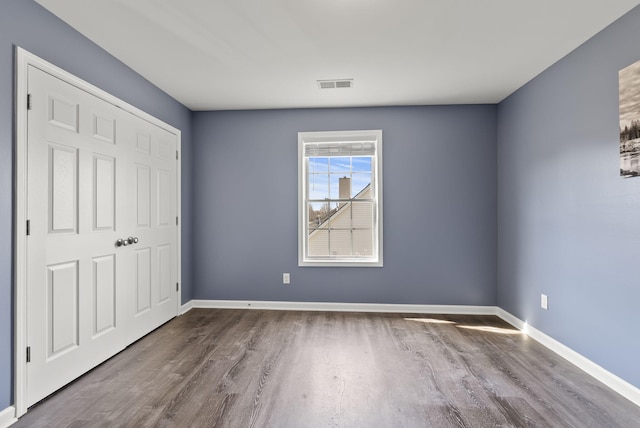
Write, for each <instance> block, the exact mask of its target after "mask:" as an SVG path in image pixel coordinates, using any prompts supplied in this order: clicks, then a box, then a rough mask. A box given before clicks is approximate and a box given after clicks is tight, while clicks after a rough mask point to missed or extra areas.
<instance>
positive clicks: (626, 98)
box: [619, 61, 640, 177]
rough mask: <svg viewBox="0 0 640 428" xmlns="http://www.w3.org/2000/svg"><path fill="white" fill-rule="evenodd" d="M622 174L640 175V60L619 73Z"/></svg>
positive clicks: (623, 175) (628, 175)
mask: <svg viewBox="0 0 640 428" xmlns="http://www.w3.org/2000/svg"><path fill="white" fill-rule="evenodd" d="M619 91H620V175H621V176H622V177H637V176H640V61H637V62H635V63H633V64H631V65H630V66H628V67H626V68H623V69H622V70H620V73H619Z"/></svg>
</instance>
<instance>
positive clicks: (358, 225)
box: [352, 201, 373, 229]
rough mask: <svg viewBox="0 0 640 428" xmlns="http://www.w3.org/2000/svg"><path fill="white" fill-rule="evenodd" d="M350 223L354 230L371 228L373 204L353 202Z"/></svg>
mask: <svg viewBox="0 0 640 428" xmlns="http://www.w3.org/2000/svg"><path fill="white" fill-rule="evenodd" d="M352 211H353V213H352V222H353V227H354V228H355V229H371V228H373V202H355V201H354V202H353V207H352Z"/></svg>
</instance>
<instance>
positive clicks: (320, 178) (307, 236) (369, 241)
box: [298, 130, 382, 266]
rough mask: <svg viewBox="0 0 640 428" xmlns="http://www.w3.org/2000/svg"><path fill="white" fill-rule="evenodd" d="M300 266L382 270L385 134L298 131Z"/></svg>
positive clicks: (379, 132)
mask: <svg viewBox="0 0 640 428" xmlns="http://www.w3.org/2000/svg"><path fill="white" fill-rule="evenodd" d="M298 209H299V213H298V214H299V215H298V222H299V226H298V234H299V236H298V239H299V243H298V246H299V250H298V252H299V255H298V264H299V265H300V266H382V131H379V130H378V131H343V132H300V133H298Z"/></svg>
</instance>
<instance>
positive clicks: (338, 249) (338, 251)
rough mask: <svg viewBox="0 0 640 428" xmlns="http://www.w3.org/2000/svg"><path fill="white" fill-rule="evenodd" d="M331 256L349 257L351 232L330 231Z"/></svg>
mask: <svg viewBox="0 0 640 428" xmlns="http://www.w3.org/2000/svg"><path fill="white" fill-rule="evenodd" d="M330 236H331V243H330V248H331V255H332V256H350V255H351V231H350V230H333V229H332V230H331V235H330Z"/></svg>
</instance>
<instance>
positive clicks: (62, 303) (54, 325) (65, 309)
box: [45, 260, 79, 359]
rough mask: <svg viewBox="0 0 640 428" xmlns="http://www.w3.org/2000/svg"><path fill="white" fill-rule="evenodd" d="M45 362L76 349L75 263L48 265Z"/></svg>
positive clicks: (76, 299)
mask: <svg viewBox="0 0 640 428" xmlns="http://www.w3.org/2000/svg"><path fill="white" fill-rule="evenodd" d="M48 270H49V275H48V286H47V306H46V308H45V310H46V311H47V313H48V316H47V326H46V330H47V332H48V340H47V343H48V344H49V346H47V349H48V352H47V359H52V358H55V357H57V356H58V355H60V354H61V353H63V352H65V351H68V350H70V349H73V348H75V347H77V346H78V330H79V328H78V261H77V260H75V261H73V262H69V263H61V264H58V265H54V266H49V267H48Z"/></svg>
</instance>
